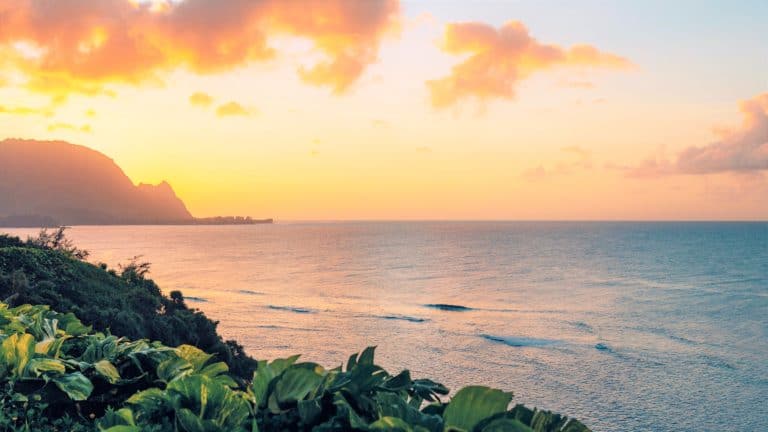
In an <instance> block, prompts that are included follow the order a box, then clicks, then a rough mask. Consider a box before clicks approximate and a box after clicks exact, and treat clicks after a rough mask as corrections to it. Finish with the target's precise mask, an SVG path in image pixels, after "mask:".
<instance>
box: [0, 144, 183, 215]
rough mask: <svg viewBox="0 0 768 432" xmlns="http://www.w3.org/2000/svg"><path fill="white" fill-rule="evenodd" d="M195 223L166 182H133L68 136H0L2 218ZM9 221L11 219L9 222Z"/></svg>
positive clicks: (112, 164) (0, 213) (104, 159)
mask: <svg viewBox="0 0 768 432" xmlns="http://www.w3.org/2000/svg"><path fill="white" fill-rule="evenodd" d="M2 219H5V220H6V222H8V221H11V222H16V223H17V224H18V223H19V222H20V221H21V222H23V221H24V220H27V221H30V222H32V223H31V225H34V226H38V225H39V223H38V222H41V221H45V222H47V223H45V224H44V225H50V224H51V223H52V222H55V224H56V225H87V224H94V225H102V224H168V223H192V222H194V221H195V218H194V217H193V216H192V214H191V213H190V212H189V210H188V209H187V207H186V205H185V204H184V202H183V201H182V200H181V199H180V198H179V197H178V196H177V195H176V193H175V192H174V190H173V188H172V187H171V185H170V184H169V183H168V182H167V181H162V182H160V183H159V184H157V185H151V184H147V183H139V184H134V183H133V182H132V181H131V180H130V179H129V178H128V176H127V175H125V172H124V171H123V170H122V169H121V168H120V166H118V165H117V163H115V161H114V160H113V159H111V158H109V157H108V156H106V155H104V154H103V153H101V152H98V151H96V150H93V149H91V148H88V147H86V146H82V145H77V144H72V143H68V142H66V141H59V140H51V141H42V140H34V139H21V138H8V139H4V140H2V141H0V223H2ZM6 225H7V224H6Z"/></svg>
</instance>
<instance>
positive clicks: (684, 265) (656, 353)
mask: <svg viewBox="0 0 768 432" xmlns="http://www.w3.org/2000/svg"><path fill="white" fill-rule="evenodd" d="M0 231H5V232H10V233H13V234H18V235H21V236H23V237H26V236H27V235H28V234H31V233H34V232H35V230H22V229H0ZM69 237H70V238H72V239H74V240H75V242H76V244H77V245H78V246H80V247H82V248H85V249H88V250H89V251H90V252H91V257H90V260H91V261H94V262H105V263H107V264H109V265H110V266H117V265H118V264H120V263H126V262H128V261H129V260H130V258H131V257H134V256H137V255H140V256H141V258H140V259H141V260H143V261H148V262H151V263H152V271H151V273H150V277H152V278H153V279H155V280H156V281H157V282H158V284H159V285H160V287H161V288H162V289H163V291H164V292H165V293H168V292H169V291H171V290H181V291H182V292H183V293H184V294H185V296H186V298H187V302H188V304H189V305H190V306H193V307H196V308H199V309H201V310H202V311H204V312H205V313H206V314H207V315H208V316H210V317H212V318H213V319H216V320H219V321H220V324H219V329H220V332H221V333H222V334H223V335H224V336H225V337H226V338H232V339H236V340H238V341H239V342H240V343H242V344H243V345H244V346H245V347H246V349H247V351H248V352H249V353H250V354H251V355H253V356H255V357H256V358H259V359H272V358H277V357H285V356H288V355H291V354H296V353H303V355H304V356H303V358H304V359H305V360H312V361H317V362H319V363H321V364H324V365H326V366H328V367H332V366H337V365H340V364H341V363H342V362H344V361H345V360H346V358H347V357H348V356H349V354H351V353H353V352H356V351H360V350H362V349H363V348H365V347H366V346H369V345H376V346H377V350H376V355H377V359H378V361H377V363H379V364H381V365H382V366H384V367H385V368H387V369H388V370H389V371H390V372H398V371H399V370H400V369H403V368H407V369H410V370H411V372H412V374H413V375H414V376H415V377H429V378H433V379H435V380H437V381H440V382H442V383H444V384H445V385H447V386H448V387H449V388H452V389H458V388H459V387H461V386H464V385H468V384H485V385H490V386H494V387H497V388H501V389H504V390H511V391H513V392H514V393H515V401H517V402H522V403H525V404H527V405H529V406H536V407H539V408H543V409H549V410H554V411H558V412H562V413H565V414H568V415H572V416H574V417H577V418H579V419H580V420H582V421H583V422H584V423H586V424H587V425H588V426H590V427H592V428H593V429H594V430H595V431H715V430H717V431H758V430H768V223H708V222H707V223H704V222H701V223H677V222H663V223H636V222H622V223H612V222H338V223H279V224H275V225H250V226H107V227H90V226H82V227H74V228H72V229H71V230H70V231H69Z"/></svg>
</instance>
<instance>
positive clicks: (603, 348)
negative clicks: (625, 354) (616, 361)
mask: <svg viewBox="0 0 768 432" xmlns="http://www.w3.org/2000/svg"><path fill="white" fill-rule="evenodd" d="M595 349H596V350H598V351H605V352H607V353H612V354H613V353H615V351H614V350H613V348H611V347H609V346H608V345H606V344H604V343H602V342H598V343H596V344H595Z"/></svg>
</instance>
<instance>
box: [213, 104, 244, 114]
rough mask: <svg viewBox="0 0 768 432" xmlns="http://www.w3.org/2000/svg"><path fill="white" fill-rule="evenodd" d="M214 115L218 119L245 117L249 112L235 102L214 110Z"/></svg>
mask: <svg viewBox="0 0 768 432" xmlns="http://www.w3.org/2000/svg"><path fill="white" fill-rule="evenodd" d="M216 115H217V116H219V117H230V116H247V115H250V111H248V110H247V109H245V108H244V107H243V106H242V105H240V104H239V103H237V102H227V103H225V104H223V105H219V107H218V108H216Z"/></svg>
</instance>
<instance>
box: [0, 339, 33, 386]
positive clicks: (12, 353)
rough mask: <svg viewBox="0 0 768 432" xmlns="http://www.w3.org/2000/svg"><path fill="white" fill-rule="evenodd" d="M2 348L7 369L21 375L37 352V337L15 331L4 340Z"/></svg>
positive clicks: (0, 346)
mask: <svg viewBox="0 0 768 432" xmlns="http://www.w3.org/2000/svg"><path fill="white" fill-rule="evenodd" d="M0 350H2V353H1V354H2V361H3V363H4V364H5V367H6V369H7V370H8V371H10V372H11V374H12V375H14V376H17V377H20V376H23V374H24V370H25V369H26V367H27V363H29V360H30V359H31V358H32V356H33V355H34V354H35V339H34V338H33V337H32V335H31V334H29V333H22V334H19V333H14V334H12V335H10V336H8V337H7V338H6V339H5V340H4V341H3V343H2V345H0Z"/></svg>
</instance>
